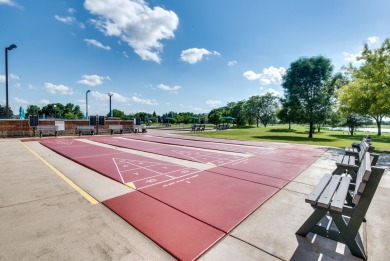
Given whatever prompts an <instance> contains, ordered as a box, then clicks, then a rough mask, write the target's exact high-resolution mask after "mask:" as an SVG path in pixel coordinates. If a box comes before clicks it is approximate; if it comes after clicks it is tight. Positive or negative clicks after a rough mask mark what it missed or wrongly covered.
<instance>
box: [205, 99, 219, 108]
mask: <svg viewBox="0 0 390 261" xmlns="http://www.w3.org/2000/svg"><path fill="white" fill-rule="evenodd" d="M206 104H207V105H208V106H209V107H211V108H218V107H221V106H222V102H221V101H218V100H208V101H206Z"/></svg>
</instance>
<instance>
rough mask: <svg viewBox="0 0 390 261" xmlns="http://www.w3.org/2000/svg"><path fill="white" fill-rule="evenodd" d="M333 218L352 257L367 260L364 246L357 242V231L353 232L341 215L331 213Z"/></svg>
mask: <svg viewBox="0 0 390 261" xmlns="http://www.w3.org/2000/svg"><path fill="white" fill-rule="evenodd" d="M331 216H332V218H333V220H334V223H335V224H336V226H337V228H338V229H339V231H340V234H341V236H342V237H343V239H344V241H345V244H346V245H347V246H348V248H349V250H350V251H351V253H352V255H354V256H357V257H360V258H362V259H364V260H367V256H366V253H365V252H364V248H363V246H361V245H360V244H358V243H357V242H356V239H355V238H356V235H357V231H356V232H355V231H351V230H350V229H349V227H348V225H347V224H346V222H345V220H344V219H343V217H342V216H341V215H338V214H332V213H331Z"/></svg>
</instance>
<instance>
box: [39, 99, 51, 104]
mask: <svg viewBox="0 0 390 261" xmlns="http://www.w3.org/2000/svg"><path fill="white" fill-rule="evenodd" d="M49 103H50V101H49V100H46V99H42V100H40V101H39V104H43V105H48V104H49Z"/></svg>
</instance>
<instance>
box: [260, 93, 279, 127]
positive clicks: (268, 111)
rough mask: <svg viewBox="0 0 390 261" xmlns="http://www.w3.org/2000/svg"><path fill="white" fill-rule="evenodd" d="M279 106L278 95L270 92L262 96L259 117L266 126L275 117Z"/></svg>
mask: <svg viewBox="0 0 390 261" xmlns="http://www.w3.org/2000/svg"><path fill="white" fill-rule="evenodd" d="M277 108H278V97H276V96H274V95H273V94H272V93H269V92H268V93H266V94H265V95H262V96H260V107H259V118H260V121H261V123H262V124H263V125H264V127H267V125H268V124H269V123H271V121H272V120H273V119H274V117H275V113H276V109H277Z"/></svg>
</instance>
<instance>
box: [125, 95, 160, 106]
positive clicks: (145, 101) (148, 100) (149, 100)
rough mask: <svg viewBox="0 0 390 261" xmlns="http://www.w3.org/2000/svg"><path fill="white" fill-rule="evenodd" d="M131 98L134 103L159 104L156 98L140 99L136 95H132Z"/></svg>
mask: <svg viewBox="0 0 390 261" xmlns="http://www.w3.org/2000/svg"><path fill="white" fill-rule="evenodd" d="M131 100H132V101H133V102H134V103H137V104H144V105H158V103H157V102H156V101H155V100H151V99H140V98H138V97H136V96H133V97H131Z"/></svg>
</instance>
